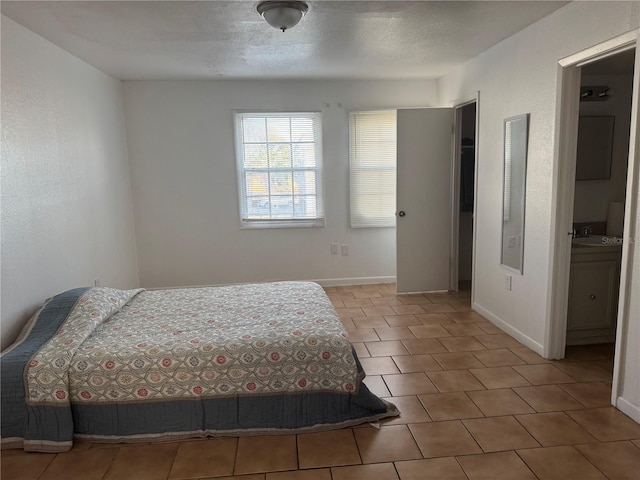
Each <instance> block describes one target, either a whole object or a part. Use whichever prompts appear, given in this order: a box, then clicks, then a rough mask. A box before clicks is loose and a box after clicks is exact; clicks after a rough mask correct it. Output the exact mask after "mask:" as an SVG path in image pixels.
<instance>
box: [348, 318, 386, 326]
mask: <svg viewBox="0 0 640 480" xmlns="http://www.w3.org/2000/svg"><path fill="white" fill-rule="evenodd" d="M351 321H353V323H354V324H355V326H356V327H357V328H376V327H388V326H389V324H388V323H387V322H386V321H385V319H384V317H352V318H351Z"/></svg>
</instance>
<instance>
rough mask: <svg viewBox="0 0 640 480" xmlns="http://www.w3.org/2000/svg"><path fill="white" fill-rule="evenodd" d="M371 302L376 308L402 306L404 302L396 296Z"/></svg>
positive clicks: (375, 299) (373, 299) (374, 299)
mask: <svg viewBox="0 0 640 480" xmlns="http://www.w3.org/2000/svg"><path fill="white" fill-rule="evenodd" d="M371 301H372V302H373V304H374V305H375V306H376V307H381V306H383V305H402V301H401V300H400V299H399V298H397V297H396V296H395V295H394V296H392V297H382V298H372V299H371Z"/></svg>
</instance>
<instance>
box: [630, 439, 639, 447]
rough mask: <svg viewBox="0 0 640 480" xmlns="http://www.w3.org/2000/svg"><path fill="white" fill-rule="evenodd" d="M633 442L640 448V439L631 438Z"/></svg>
mask: <svg viewBox="0 0 640 480" xmlns="http://www.w3.org/2000/svg"><path fill="white" fill-rule="evenodd" d="M631 443H633V444H634V445H635V446H636V447H638V448H640V440H631Z"/></svg>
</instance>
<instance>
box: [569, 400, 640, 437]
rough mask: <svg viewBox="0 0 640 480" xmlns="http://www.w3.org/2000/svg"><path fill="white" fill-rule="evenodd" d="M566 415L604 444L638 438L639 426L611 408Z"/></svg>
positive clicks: (639, 434)
mask: <svg viewBox="0 0 640 480" xmlns="http://www.w3.org/2000/svg"><path fill="white" fill-rule="evenodd" d="M567 415H569V416H570V417H571V418H573V419H574V420H575V421H576V422H578V423H579V424H580V425H581V426H582V427H583V428H584V429H585V430H587V431H588V432H589V433H590V434H591V435H593V436H594V437H596V438H597V439H598V440H601V441H604V442H609V441H615V440H633V439H636V438H640V424H637V423H636V422H634V421H633V420H631V419H630V418H629V417H627V416H626V415H625V414H624V413H622V412H620V411H619V410H616V409H615V408H613V407H605V408H591V409H588V410H575V411H572V412H567Z"/></svg>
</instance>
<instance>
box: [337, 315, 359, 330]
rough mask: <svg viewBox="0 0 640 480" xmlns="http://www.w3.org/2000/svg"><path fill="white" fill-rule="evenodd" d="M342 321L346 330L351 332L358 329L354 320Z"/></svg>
mask: <svg viewBox="0 0 640 480" xmlns="http://www.w3.org/2000/svg"><path fill="white" fill-rule="evenodd" d="M340 321H341V322H342V325H343V326H344V328H345V329H346V330H348V331H349V332H351V331H353V330H357V329H358V327H356V324H355V323H353V320H351V319H350V318H341V319H340Z"/></svg>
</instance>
